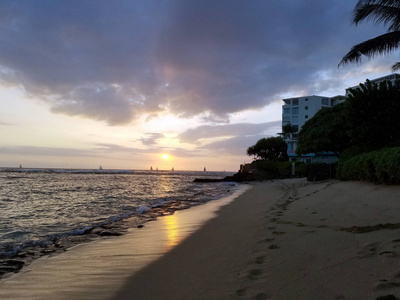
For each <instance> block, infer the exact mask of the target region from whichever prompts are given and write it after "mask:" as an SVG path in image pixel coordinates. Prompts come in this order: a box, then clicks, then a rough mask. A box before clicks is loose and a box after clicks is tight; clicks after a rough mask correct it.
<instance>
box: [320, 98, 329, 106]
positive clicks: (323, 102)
mask: <svg viewBox="0 0 400 300" xmlns="http://www.w3.org/2000/svg"><path fill="white" fill-rule="evenodd" d="M321 104H322V105H329V99H327V98H322V99H321Z"/></svg>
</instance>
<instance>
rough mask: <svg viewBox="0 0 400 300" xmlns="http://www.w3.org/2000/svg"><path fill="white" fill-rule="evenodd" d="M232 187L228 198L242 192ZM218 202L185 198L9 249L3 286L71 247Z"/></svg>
mask: <svg viewBox="0 0 400 300" xmlns="http://www.w3.org/2000/svg"><path fill="white" fill-rule="evenodd" d="M105 174H108V173H105ZM232 185H235V186H234V187H229V188H227V191H226V193H227V194H228V197H229V195H230V194H231V193H232V190H233V191H235V190H237V189H240V187H239V186H238V185H237V183H233V182H232ZM220 197H221V196H220ZM218 199H219V198H218V197H215V196H213V197H212V198H207V199H200V200H199V199H196V198H193V197H182V199H175V200H169V201H165V202H163V203H161V204H155V205H153V206H149V207H146V210H144V211H143V212H142V211H140V210H138V211H137V212H130V213H129V214H127V215H125V216H124V215H120V216H114V217H110V218H109V220H107V221H104V222H101V223H97V224H96V223H94V224H91V225H86V226H84V227H81V228H75V229H73V230H72V231H67V232H61V233H56V234H54V236H53V237H52V236H48V237H44V238H43V239H41V240H32V241H28V242H27V243H25V244H21V245H18V247H15V249H16V250H15V249H11V248H10V250H9V253H2V255H0V282H1V281H2V280H4V279H5V278H8V277H10V276H12V275H13V274H15V273H18V272H20V271H21V270H22V269H24V268H27V267H29V265H30V264H31V263H32V262H34V261H35V260H37V259H40V258H41V257H43V256H46V255H57V254H61V253H63V252H65V251H67V249H70V248H71V247H75V246H77V245H80V244H85V243H91V242H93V241H96V240H99V239H103V238H106V237H112V236H121V235H124V234H126V233H127V232H128V231H129V230H130V229H131V228H142V227H144V226H146V224H148V222H150V221H154V220H157V218H160V217H163V216H165V215H171V214H174V213H175V212H177V211H181V210H186V209H189V208H191V207H194V206H198V205H204V204H205V203H207V202H209V201H214V200H218ZM139 209H140V207H139Z"/></svg>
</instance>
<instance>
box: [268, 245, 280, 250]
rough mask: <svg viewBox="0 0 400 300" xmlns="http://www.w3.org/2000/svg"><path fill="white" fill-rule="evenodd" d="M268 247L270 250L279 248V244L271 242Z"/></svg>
mask: <svg viewBox="0 0 400 300" xmlns="http://www.w3.org/2000/svg"><path fill="white" fill-rule="evenodd" d="M268 249H271V250H274V249H279V246H278V245H274V244H272V245H271V246H269V247H268Z"/></svg>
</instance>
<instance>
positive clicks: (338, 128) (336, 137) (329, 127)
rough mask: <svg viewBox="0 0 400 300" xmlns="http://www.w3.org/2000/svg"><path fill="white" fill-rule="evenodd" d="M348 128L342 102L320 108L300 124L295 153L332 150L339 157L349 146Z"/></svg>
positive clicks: (344, 107)
mask: <svg viewBox="0 0 400 300" xmlns="http://www.w3.org/2000/svg"><path fill="white" fill-rule="evenodd" d="M349 129H350V124H349V120H348V118H347V116H346V106H345V104H344V103H341V104H338V105H335V106H333V107H331V108H324V109H321V110H320V111H318V112H317V113H316V114H315V115H314V116H313V117H312V118H311V119H309V120H308V121H307V122H306V123H305V124H304V125H303V126H302V128H301V130H300V132H299V135H298V143H297V149H296V153H297V154H307V153H317V152H333V153H334V154H335V155H336V156H338V157H339V155H340V153H341V152H342V151H343V150H345V149H346V148H348V147H349V146H350V144H349Z"/></svg>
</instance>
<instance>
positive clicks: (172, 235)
mask: <svg viewBox="0 0 400 300" xmlns="http://www.w3.org/2000/svg"><path fill="white" fill-rule="evenodd" d="M163 220H164V222H165V229H166V247H167V250H169V249H171V248H173V247H174V246H176V245H177V244H178V243H179V241H180V236H179V234H178V222H177V217H176V216H175V215H170V216H165V217H163Z"/></svg>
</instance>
